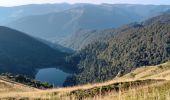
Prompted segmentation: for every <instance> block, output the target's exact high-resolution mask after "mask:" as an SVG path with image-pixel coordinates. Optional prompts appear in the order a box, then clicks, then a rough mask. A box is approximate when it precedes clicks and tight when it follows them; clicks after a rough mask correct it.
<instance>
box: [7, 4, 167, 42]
mask: <svg viewBox="0 0 170 100" xmlns="http://www.w3.org/2000/svg"><path fill="white" fill-rule="evenodd" d="M160 8H161V9H160ZM169 8H170V6H151V5H148V6H147V5H146V6H145V5H90V4H87V5H82V6H78V7H75V8H72V9H69V10H65V11H63V12H58V13H49V14H45V15H38V16H29V17H23V18H21V19H18V20H16V21H13V22H11V23H9V24H8V25H7V26H9V27H12V28H14V29H17V30H20V31H23V32H26V33H29V34H30V35H33V36H36V37H39V38H43V39H47V40H51V41H60V40H61V39H62V38H63V37H65V36H67V35H68V34H71V33H74V32H76V31H78V30H79V29H84V30H91V29H92V30H93V29H99V30H100V29H105V28H112V27H118V26H121V25H124V24H127V23H130V22H134V21H140V20H142V19H145V18H148V17H151V16H154V15H157V14H159V13H161V12H164V11H165V10H167V9H169ZM133 9H134V10H133ZM141 9H147V10H141Z"/></svg>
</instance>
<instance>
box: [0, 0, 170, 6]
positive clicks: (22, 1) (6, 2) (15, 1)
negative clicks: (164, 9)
mask: <svg viewBox="0 0 170 100" xmlns="http://www.w3.org/2000/svg"><path fill="white" fill-rule="evenodd" d="M63 2H65V3H71V4H73V3H94V4H101V3H111V4H115V3H128V4H155V5H170V0H0V6H18V5H26V4H43V3H63Z"/></svg>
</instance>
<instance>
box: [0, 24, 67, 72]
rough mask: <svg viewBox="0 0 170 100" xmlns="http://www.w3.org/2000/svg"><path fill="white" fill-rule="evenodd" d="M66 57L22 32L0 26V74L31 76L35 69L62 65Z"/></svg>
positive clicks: (64, 54)
mask: <svg viewBox="0 0 170 100" xmlns="http://www.w3.org/2000/svg"><path fill="white" fill-rule="evenodd" d="M66 55H68V54H67V53H63V52H61V51H59V50H57V49H53V48H51V47H50V46H48V45H46V44H44V43H42V42H40V41H38V40H37V39H35V38H33V37H30V36H28V35H26V34H24V33H22V32H19V31H16V30H13V29H10V28H7V27H2V26H0V73H2V72H11V73H17V74H26V75H30V74H31V73H35V72H34V71H35V68H42V67H48V66H60V65H62V64H63V62H64V57H65V56H66Z"/></svg>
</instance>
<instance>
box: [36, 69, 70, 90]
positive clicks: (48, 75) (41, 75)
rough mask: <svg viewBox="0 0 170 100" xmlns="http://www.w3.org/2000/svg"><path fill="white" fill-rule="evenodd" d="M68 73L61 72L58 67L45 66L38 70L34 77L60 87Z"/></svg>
mask: <svg viewBox="0 0 170 100" xmlns="http://www.w3.org/2000/svg"><path fill="white" fill-rule="evenodd" d="M70 75H71V74H69V73H66V72H63V71H62V70H60V69H56V68H45V69H40V70H38V72H37V74H36V77H35V79H36V80H39V81H42V82H48V83H50V84H53V85H54V86H56V87H62V86H63V83H64V81H65V80H66V78H67V77H68V76H70Z"/></svg>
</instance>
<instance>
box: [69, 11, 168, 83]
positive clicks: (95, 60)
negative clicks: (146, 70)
mask: <svg viewBox="0 0 170 100" xmlns="http://www.w3.org/2000/svg"><path fill="white" fill-rule="evenodd" d="M169 26H170V12H166V13H164V14H162V15H160V16H157V17H153V18H151V19H149V20H146V21H144V22H142V23H140V24H132V25H127V28H125V29H124V28H122V30H119V29H118V30H119V31H118V33H116V34H115V35H113V36H112V37H110V38H106V40H105V41H98V42H94V43H92V44H89V45H88V46H86V47H85V48H84V49H82V50H80V51H79V52H77V53H76V54H74V55H72V56H70V57H67V61H68V62H70V63H71V64H72V65H75V66H77V67H78V68H79V73H78V74H77V75H75V76H73V77H71V78H68V79H67V81H66V85H75V84H84V83H89V82H91V83H93V82H102V81H106V80H109V79H112V78H114V77H115V76H117V75H118V74H119V75H123V74H126V73H128V72H130V71H131V70H134V69H136V68H138V67H140V66H147V65H157V64H160V63H163V62H166V61H168V60H170V27H169ZM120 29H121V28H120ZM113 32H115V30H113ZM69 82H72V84H69Z"/></svg>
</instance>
